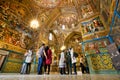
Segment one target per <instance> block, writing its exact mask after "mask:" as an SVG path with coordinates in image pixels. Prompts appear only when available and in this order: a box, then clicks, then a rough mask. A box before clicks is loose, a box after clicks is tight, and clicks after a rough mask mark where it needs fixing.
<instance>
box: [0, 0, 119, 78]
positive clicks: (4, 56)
mask: <svg viewBox="0 0 120 80" xmlns="http://www.w3.org/2000/svg"><path fill="white" fill-rule="evenodd" d="M43 43H44V44H45V45H49V46H50V48H51V50H52V64H51V73H52V74H55V75H56V74H57V73H59V69H58V55H59V53H60V52H61V50H63V49H68V48H71V47H72V48H73V49H74V51H75V53H76V54H77V55H78V57H77V63H76V64H77V71H80V67H79V64H80V62H79V57H80V56H81V55H83V56H85V57H86V59H87V62H88V66H89V71H90V74H96V75H97V74H115V75H116V74H120V0H0V74H2V75H3V76H4V75H6V74H13V73H15V74H18V73H20V69H21V66H22V63H23V58H24V53H25V51H26V50H28V49H30V48H32V49H33V52H34V61H33V62H32V65H31V67H32V68H31V73H32V74H35V73H36V68H37V62H38V60H37V58H36V51H37V50H38V49H39V47H40V46H41V44H43ZM57 76H58V75H57ZM1 77H2V76H1ZM14 77H15V76H14ZM37 77H39V76H37ZM49 77H50V76H49ZM49 77H48V78H49ZM84 77H86V75H84ZM93 77H94V76H93ZM34 78H35V77H34ZM48 78H46V79H44V77H42V79H44V80H54V79H55V78H54V79H48ZM58 78H59V80H63V79H64V80H67V79H66V78H64V77H63V78H61V77H58ZM60 78H61V79H60ZM67 78H69V79H70V76H69V77H67ZM76 78H77V79H78V80H79V79H81V80H98V78H99V77H97V78H95V77H94V79H92V78H91V79H87V78H86V79H84V78H83V77H81V76H76V77H75V76H73V77H72V79H71V80H74V79H76ZM1 79H2V78H1ZM1 79H0V80H1ZM36 79H37V78H36ZM102 79H104V80H108V79H109V78H108V77H107V78H102ZM119 79H120V77H117V79H115V78H114V79H112V80H119ZM6 80H14V79H6ZM15 80H18V79H15ZM20 80H22V79H20ZM23 80H26V79H25V78H24V79H23ZM27 80H32V79H27ZM100 80H101V79H100ZM109 80H110V79H109Z"/></svg>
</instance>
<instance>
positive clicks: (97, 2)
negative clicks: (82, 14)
mask: <svg viewBox="0 0 120 80" xmlns="http://www.w3.org/2000/svg"><path fill="white" fill-rule="evenodd" d="M91 3H92V4H93V5H94V7H95V8H96V9H97V10H99V8H100V0H91Z"/></svg>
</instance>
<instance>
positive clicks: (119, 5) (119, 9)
mask: <svg viewBox="0 0 120 80" xmlns="http://www.w3.org/2000/svg"><path fill="white" fill-rule="evenodd" d="M117 11H118V13H119V14H120V1H119V4H118V8H117Z"/></svg>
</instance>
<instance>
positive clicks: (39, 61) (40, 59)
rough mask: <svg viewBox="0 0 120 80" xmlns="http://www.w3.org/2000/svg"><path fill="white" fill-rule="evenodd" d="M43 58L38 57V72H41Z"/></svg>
mask: <svg viewBox="0 0 120 80" xmlns="http://www.w3.org/2000/svg"><path fill="white" fill-rule="evenodd" d="M42 66H43V58H42V57H40V58H39V59H38V74H42Z"/></svg>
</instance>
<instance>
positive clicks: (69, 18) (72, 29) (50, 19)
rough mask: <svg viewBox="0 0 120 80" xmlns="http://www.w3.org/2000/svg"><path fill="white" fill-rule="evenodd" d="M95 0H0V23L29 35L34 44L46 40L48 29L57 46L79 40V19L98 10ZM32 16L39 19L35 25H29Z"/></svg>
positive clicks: (83, 18)
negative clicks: (32, 26) (36, 25)
mask: <svg viewBox="0 0 120 80" xmlns="http://www.w3.org/2000/svg"><path fill="white" fill-rule="evenodd" d="M105 1H109V0H105ZM110 1H111V0H110ZM96 2H98V3H97V4H98V6H100V0H0V24H1V26H5V25H9V26H8V27H10V28H12V29H15V30H18V31H19V32H20V33H24V34H26V35H29V37H30V38H31V39H32V42H34V46H35V47H38V46H39V45H40V44H41V43H43V42H44V43H46V44H48V43H49V39H48V37H49V33H50V32H52V34H53V35H54V37H55V41H56V42H55V43H56V44H57V45H59V46H62V45H63V44H66V41H67V43H70V42H74V41H76V42H81V41H82V35H81V29H80V22H81V21H83V20H85V19H89V18H90V17H91V16H93V15H96V14H97V13H99V9H100V7H96V4H95V3H96ZM111 3H112V2H110V3H109V5H108V6H109V7H110V5H111ZM33 19H37V20H38V22H39V27H38V28H37V29H33V28H31V27H30V22H31V21H32V20H33ZM3 24H4V25H3ZM78 33H79V34H78ZM73 34H74V35H73ZM70 35H73V36H72V37H69V36H70ZM68 37H69V38H68ZM67 39H68V40H67ZM61 43H62V44H61ZM53 44H54V43H53Z"/></svg>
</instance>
